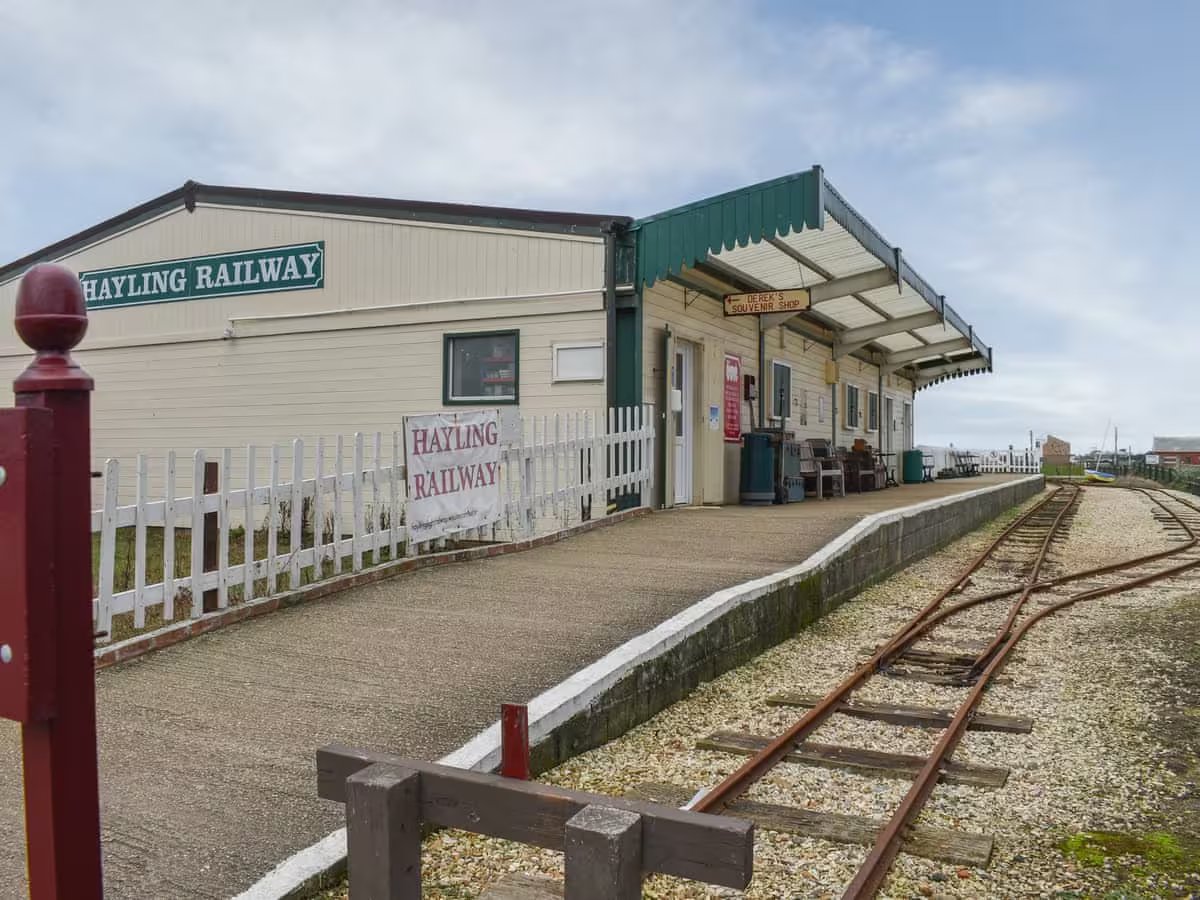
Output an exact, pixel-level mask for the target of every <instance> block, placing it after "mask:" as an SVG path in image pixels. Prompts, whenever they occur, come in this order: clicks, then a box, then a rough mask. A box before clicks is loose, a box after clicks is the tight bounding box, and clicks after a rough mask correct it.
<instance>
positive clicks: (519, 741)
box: [500, 703, 529, 781]
mask: <svg viewBox="0 0 1200 900" xmlns="http://www.w3.org/2000/svg"><path fill="white" fill-rule="evenodd" d="M500 774H501V775H503V776H504V777H505V778H520V779H521V780H522V781H528V780H529V710H528V709H527V708H526V706H525V704H524V703H502V704H500Z"/></svg>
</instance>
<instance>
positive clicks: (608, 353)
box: [600, 222, 617, 421]
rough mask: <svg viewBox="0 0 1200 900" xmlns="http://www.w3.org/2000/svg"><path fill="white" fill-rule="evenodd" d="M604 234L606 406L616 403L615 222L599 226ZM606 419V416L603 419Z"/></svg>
mask: <svg viewBox="0 0 1200 900" xmlns="http://www.w3.org/2000/svg"><path fill="white" fill-rule="evenodd" d="M600 230H601V232H602V233H603V235H604V325H605V341H604V391H605V398H606V400H607V402H608V408H609V409H612V408H614V407H615V406H616V405H617V272H616V269H617V235H616V224H615V223H614V222H607V223H605V224H604V225H603V226H601V229H600ZM605 420H606V421H607V417H606V419H605Z"/></svg>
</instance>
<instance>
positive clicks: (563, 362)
mask: <svg viewBox="0 0 1200 900" xmlns="http://www.w3.org/2000/svg"><path fill="white" fill-rule="evenodd" d="M551 352H552V353H553V354H554V380H555V381H603V380H604V342H603V341H582V342H580V343H575V344H555V345H554V346H553V347H552V348H551Z"/></svg>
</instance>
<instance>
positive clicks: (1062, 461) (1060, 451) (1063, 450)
mask: <svg viewBox="0 0 1200 900" xmlns="http://www.w3.org/2000/svg"><path fill="white" fill-rule="evenodd" d="M1042 464H1043V465H1045V466H1055V467H1057V466H1069V465H1071V444H1070V443H1069V442H1068V441H1064V440H1063V439H1062V438H1059V437H1055V436H1054V435H1052V434H1048V435H1046V437H1045V438H1044V439H1043V440H1042Z"/></svg>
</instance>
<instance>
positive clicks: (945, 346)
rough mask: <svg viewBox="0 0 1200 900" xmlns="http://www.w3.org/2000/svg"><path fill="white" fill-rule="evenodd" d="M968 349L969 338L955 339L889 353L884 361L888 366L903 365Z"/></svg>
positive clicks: (969, 344) (969, 345)
mask: <svg viewBox="0 0 1200 900" xmlns="http://www.w3.org/2000/svg"><path fill="white" fill-rule="evenodd" d="M970 347H971V340H970V338H965V337H964V338H955V339H954V340H952V341H942V342H941V343H937V344H928V345H926V346H924V347H913V348H912V349H911V350H900V351H898V352H896V353H889V354H888V355H887V357H886V358H885V359H886V362H887V363H888V365H893V366H895V365H903V364H904V363H909V362H915V361H916V360H918V359H925V358H926V357H930V356H941V355H942V354H944V353H953V352H954V351H955V350H969V349H970Z"/></svg>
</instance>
